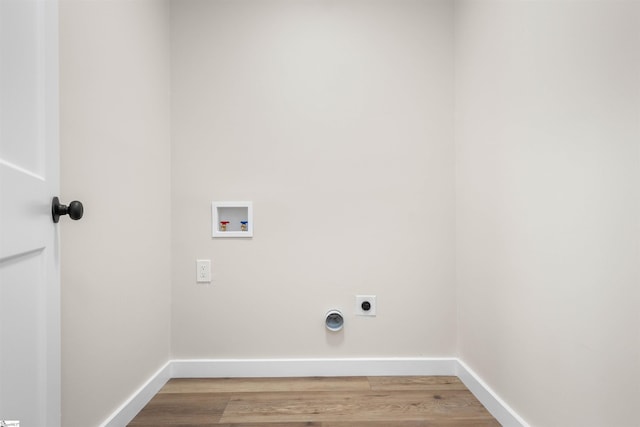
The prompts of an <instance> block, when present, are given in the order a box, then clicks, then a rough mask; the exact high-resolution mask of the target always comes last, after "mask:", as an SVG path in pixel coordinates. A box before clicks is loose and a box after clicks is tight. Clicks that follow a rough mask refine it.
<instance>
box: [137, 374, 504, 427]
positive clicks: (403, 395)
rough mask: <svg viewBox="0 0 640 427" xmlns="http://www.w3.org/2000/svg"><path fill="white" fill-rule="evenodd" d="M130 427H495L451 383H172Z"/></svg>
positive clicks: (452, 380)
mask: <svg viewBox="0 0 640 427" xmlns="http://www.w3.org/2000/svg"><path fill="white" fill-rule="evenodd" d="M129 426H130V427H151V426H154V427H160V426H174V427H187V426H191V427H203V426H211V427H303V426H305V427H400V426H402V427H436V426H442V427H453V426H460V427H471V426H474V427H489V426H491V427H498V426H500V424H499V423H498V422H497V421H496V420H495V419H494V418H493V417H492V416H491V415H490V414H489V413H488V412H487V410H486V409H485V408H484V407H483V406H482V404H481V403H480V402H479V401H478V400H477V399H476V398H475V397H474V396H473V395H472V394H471V392H470V391H469V390H468V389H467V388H466V387H465V386H464V384H462V383H461V382H460V380H459V379H458V378H456V377H335V378H333V377H331V378H325V377H313V378H216V379H195V378H194V379H172V380H170V381H169V382H168V383H167V384H166V385H165V386H164V387H163V388H162V390H160V392H159V393H158V394H157V395H156V396H155V397H154V398H153V399H152V400H151V401H150V402H149V404H147V406H145V407H144V409H142V411H140V413H139V414H138V415H137V416H136V417H135V418H134V419H133V421H131V423H130V424H129Z"/></svg>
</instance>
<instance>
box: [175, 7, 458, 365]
mask: <svg viewBox="0 0 640 427" xmlns="http://www.w3.org/2000/svg"><path fill="white" fill-rule="evenodd" d="M171 7H172V10H171V31H172V33H171V55H172V75H171V87H172V162H173V176H172V190H173V195H172V197H173V223H172V224H173V225H172V234H173V245H172V248H173V295H172V302H173V323H172V324H173V329H172V348H173V355H174V356H175V357H176V358H220V357H228V358H255V357H347V356H350V357H356V356H450V355H452V354H454V352H455V334H456V332H455V287H454V283H453V277H454V270H453V269H454V262H453V256H454V250H453V242H454V238H453V231H454V205H453V203H454V192H453V190H454V181H453V179H454V169H453V164H454V163H453V161H454V160H453V151H454V150H453V139H452V138H453V137H452V101H453V92H452V90H453V89H452V81H453V74H452V72H453V69H452V43H453V40H452V3H451V2H449V1H444V0H442V1H440V0H439V1H414V0H402V1H393V2H390V1H369V0H367V1H365V0H345V1H340V2H333V1H321V0H311V1H304V2H300V1H297V0H273V1H268V2H266V1H263V0H240V1H210V0H180V1H175V2H172V3H171ZM213 200H251V201H253V203H254V216H255V217H254V224H255V231H254V237H253V239H248V240H242V239H212V238H211V223H210V221H211V213H210V203H211V201H213ZM196 258H208V259H211V260H212V261H213V270H214V273H213V275H214V280H213V283H212V284H211V285H202V284H196V283H195V260H196ZM358 293H365V294H376V295H377V296H378V316H377V317H376V318H363V317H356V316H355V315H354V308H355V301H354V295H355V294H358ZM334 307H336V308H340V309H342V310H343V312H344V314H345V317H346V322H345V329H344V331H343V332H341V333H338V334H330V333H327V332H326V331H325V329H324V324H323V322H324V314H325V312H326V311H327V310H328V309H330V308H334Z"/></svg>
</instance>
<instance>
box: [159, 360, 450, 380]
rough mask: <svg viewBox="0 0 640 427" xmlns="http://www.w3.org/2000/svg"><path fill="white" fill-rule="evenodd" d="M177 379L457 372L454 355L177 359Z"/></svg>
mask: <svg viewBox="0 0 640 427" xmlns="http://www.w3.org/2000/svg"><path fill="white" fill-rule="evenodd" d="M172 365H173V377H174V378H224V377H245V378H247V377H341V376H379V375H456V368H457V361H456V359H454V358H384V359H382V358H359V359H205V360H174V361H173V364H172Z"/></svg>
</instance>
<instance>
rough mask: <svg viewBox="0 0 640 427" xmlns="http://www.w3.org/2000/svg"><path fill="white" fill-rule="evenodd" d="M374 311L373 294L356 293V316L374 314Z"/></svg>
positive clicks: (375, 306)
mask: <svg viewBox="0 0 640 427" xmlns="http://www.w3.org/2000/svg"><path fill="white" fill-rule="evenodd" d="M376 311H377V304H376V296H375V295H356V314H357V315H358V316H375V315H376Z"/></svg>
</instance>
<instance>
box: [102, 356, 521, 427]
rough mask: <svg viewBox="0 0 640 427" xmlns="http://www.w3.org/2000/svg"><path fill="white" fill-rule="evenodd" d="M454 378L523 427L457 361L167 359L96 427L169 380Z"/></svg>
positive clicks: (126, 418) (123, 417)
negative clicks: (310, 377) (307, 377)
mask: <svg viewBox="0 0 640 427" xmlns="http://www.w3.org/2000/svg"><path fill="white" fill-rule="evenodd" d="M381 375H388V376H402V375H454V376H457V377H459V378H460V379H461V380H462V382H463V383H464V384H465V385H466V386H467V388H469V390H470V391H471V392H472V393H473V394H474V395H475V396H476V398H477V399H478V400H479V401H480V402H481V403H482V404H483V405H484V406H485V407H486V408H487V410H488V411H489V412H490V413H491V415H493V416H494V417H495V418H496V419H497V420H498V422H500V424H502V425H503V426H504V427H529V425H528V424H527V423H526V422H525V421H524V420H523V419H522V418H520V417H519V416H518V414H516V413H515V412H514V411H513V410H512V409H511V408H510V407H509V406H508V405H507V404H506V403H505V402H504V401H503V400H502V399H500V397H499V396H498V395H497V394H495V393H494V392H493V390H491V389H490V388H489V387H488V386H487V385H486V384H485V383H484V382H483V381H482V380H481V379H480V378H479V377H478V376H477V375H476V374H475V372H473V371H472V370H471V369H470V368H469V367H468V366H467V365H465V364H464V362H462V361H461V360H459V359H457V358H358V359H355V358H349V359H187V360H171V361H169V362H167V364H166V365H165V366H164V367H162V368H161V369H160V370H159V371H158V372H156V374H155V375H154V376H152V377H151V379H149V381H147V383H146V384H145V385H143V386H142V387H141V388H140V389H139V390H138V391H137V392H136V393H134V394H133V395H132V396H131V397H130V398H129V399H128V400H127V401H126V402H125V403H124V404H123V405H122V406H121V407H120V408H118V410H117V411H116V412H115V413H114V414H113V415H112V416H111V417H110V418H109V419H108V420H107V421H105V422H104V423H103V424H102V425H101V427H122V426H126V425H127V423H129V422H130V421H131V420H132V419H133V418H134V417H135V416H136V414H137V413H138V412H139V411H140V410H141V409H142V408H143V407H144V406H145V405H146V404H147V403H148V402H149V401H150V400H151V399H152V398H153V396H154V395H155V394H156V393H157V392H158V391H159V390H160V389H161V388H162V386H163V385H164V384H165V383H166V382H167V381H168V380H169V379H171V378H247V377H305V376H314V377H315V376H319V377H326V376H336V377H338V376H381Z"/></svg>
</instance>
